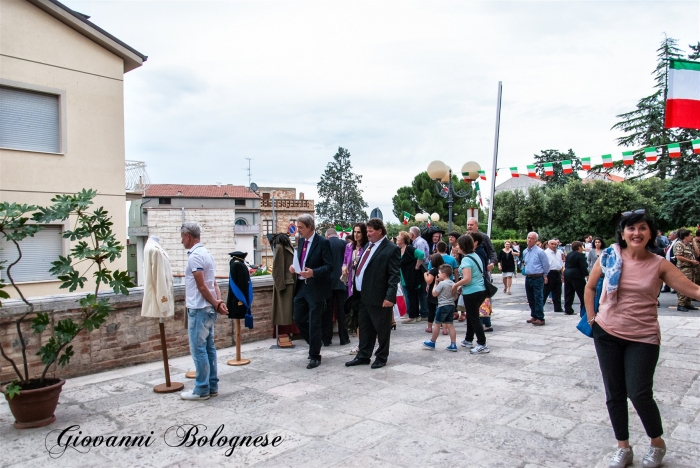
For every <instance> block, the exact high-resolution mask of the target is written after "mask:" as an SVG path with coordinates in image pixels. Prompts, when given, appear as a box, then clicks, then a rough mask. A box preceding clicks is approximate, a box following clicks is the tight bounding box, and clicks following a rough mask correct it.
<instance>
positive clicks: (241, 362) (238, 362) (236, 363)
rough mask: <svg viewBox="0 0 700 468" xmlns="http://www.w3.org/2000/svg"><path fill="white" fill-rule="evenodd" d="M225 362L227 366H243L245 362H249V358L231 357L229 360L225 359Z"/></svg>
mask: <svg viewBox="0 0 700 468" xmlns="http://www.w3.org/2000/svg"><path fill="white" fill-rule="evenodd" d="M226 364H228V365H229V366H245V365H246V364H250V359H231V360H230V361H226Z"/></svg>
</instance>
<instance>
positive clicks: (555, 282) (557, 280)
mask: <svg viewBox="0 0 700 468" xmlns="http://www.w3.org/2000/svg"><path fill="white" fill-rule="evenodd" d="M549 293H552V303H553V304H554V312H561V311H562V310H563V309H562V308H561V271H559V270H551V271H550V272H549V274H547V284H545V285H544V299H543V302H542V303H543V304H544V305H545V306H546V305H547V297H549Z"/></svg>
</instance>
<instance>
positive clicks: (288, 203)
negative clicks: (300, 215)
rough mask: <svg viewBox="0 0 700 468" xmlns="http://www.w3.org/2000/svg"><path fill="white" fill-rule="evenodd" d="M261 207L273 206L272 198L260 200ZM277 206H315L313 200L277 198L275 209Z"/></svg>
mask: <svg viewBox="0 0 700 468" xmlns="http://www.w3.org/2000/svg"><path fill="white" fill-rule="evenodd" d="M260 207H261V208H272V200H269V199H268V200H260ZM277 208H307V209H308V208H313V201H312V200H289V199H282V200H275V209H277Z"/></svg>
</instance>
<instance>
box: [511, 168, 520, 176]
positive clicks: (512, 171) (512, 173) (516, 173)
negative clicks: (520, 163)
mask: <svg viewBox="0 0 700 468" xmlns="http://www.w3.org/2000/svg"><path fill="white" fill-rule="evenodd" d="M510 176H511V177H520V174H519V173H518V168H517V167H511V168H510Z"/></svg>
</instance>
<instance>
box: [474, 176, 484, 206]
mask: <svg viewBox="0 0 700 468" xmlns="http://www.w3.org/2000/svg"><path fill="white" fill-rule="evenodd" d="M474 188H475V189H476V194H477V196H478V197H479V205H481V206H484V201H483V200H482V199H481V189H480V188H479V181H476V182H475V183H474Z"/></svg>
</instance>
